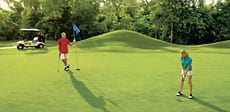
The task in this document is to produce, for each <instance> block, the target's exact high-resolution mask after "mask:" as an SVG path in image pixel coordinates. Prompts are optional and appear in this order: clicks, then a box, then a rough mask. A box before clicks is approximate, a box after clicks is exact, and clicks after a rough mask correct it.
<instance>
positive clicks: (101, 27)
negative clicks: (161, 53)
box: [0, 0, 230, 44]
mask: <svg viewBox="0 0 230 112" xmlns="http://www.w3.org/2000/svg"><path fill="white" fill-rule="evenodd" d="M4 1H5V2H6V3H7V4H8V6H9V8H10V10H4V9H0V19H1V21H0V39H1V40H14V39H17V35H18V33H19V29H20V28H39V29H41V30H42V32H43V34H44V36H45V37H46V39H51V40H54V39H57V38H58V37H59V36H60V33H61V32H63V31H65V32H67V34H68V36H69V37H72V36H73V30H72V23H76V24H77V26H79V28H80V29H81V33H80V34H79V36H78V40H83V39H87V38H90V37H92V36H95V35H99V34H103V33H106V32H110V31H114V30H120V29H126V30H133V31H137V32H140V33H143V34H146V35H149V36H151V37H153V38H157V39H160V40H164V41H168V42H172V43H177V44H203V43H210V42H217V41H222V40H228V39H230V13H229V12H230V0H225V1H222V0H218V2H217V3H216V4H210V5H207V4H205V2H204V1H205V0H4Z"/></svg>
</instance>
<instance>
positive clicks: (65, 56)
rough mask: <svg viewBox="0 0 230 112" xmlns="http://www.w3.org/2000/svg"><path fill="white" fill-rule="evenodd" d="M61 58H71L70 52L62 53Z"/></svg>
mask: <svg viewBox="0 0 230 112" xmlns="http://www.w3.org/2000/svg"><path fill="white" fill-rule="evenodd" d="M60 58H61V59H68V58H69V54H68V53H67V54H61V55H60Z"/></svg>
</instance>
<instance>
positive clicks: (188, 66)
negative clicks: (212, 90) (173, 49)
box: [176, 50, 192, 99]
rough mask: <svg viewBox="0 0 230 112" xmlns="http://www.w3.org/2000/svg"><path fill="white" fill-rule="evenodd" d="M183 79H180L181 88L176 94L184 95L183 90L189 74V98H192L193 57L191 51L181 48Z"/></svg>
mask: <svg viewBox="0 0 230 112" xmlns="http://www.w3.org/2000/svg"><path fill="white" fill-rule="evenodd" d="M180 53H181V58H180V59H181V80H180V90H179V92H178V93H177V94H176V95H177V96H181V95H182V90H183V87H184V80H185V77H186V75H187V74H188V84H189V90H190V95H189V96H188V98H190V99H192V58H191V57H190V56H189V53H188V52H187V51H186V50H181V51H180Z"/></svg>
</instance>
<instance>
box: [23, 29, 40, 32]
mask: <svg viewBox="0 0 230 112" xmlns="http://www.w3.org/2000/svg"><path fill="white" fill-rule="evenodd" d="M20 30H21V31H34V32H39V31H40V30H39V29H20Z"/></svg>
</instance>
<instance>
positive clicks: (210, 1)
mask: <svg viewBox="0 0 230 112" xmlns="http://www.w3.org/2000/svg"><path fill="white" fill-rule="evenodd" d="M215 1H217V0H215ZM211 3H212V0H206V4H211ZM0 7H1V8H3V9H6V10H9V7H8V5H7V3H6V2H4V1H3V0H0Z"/></svg>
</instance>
